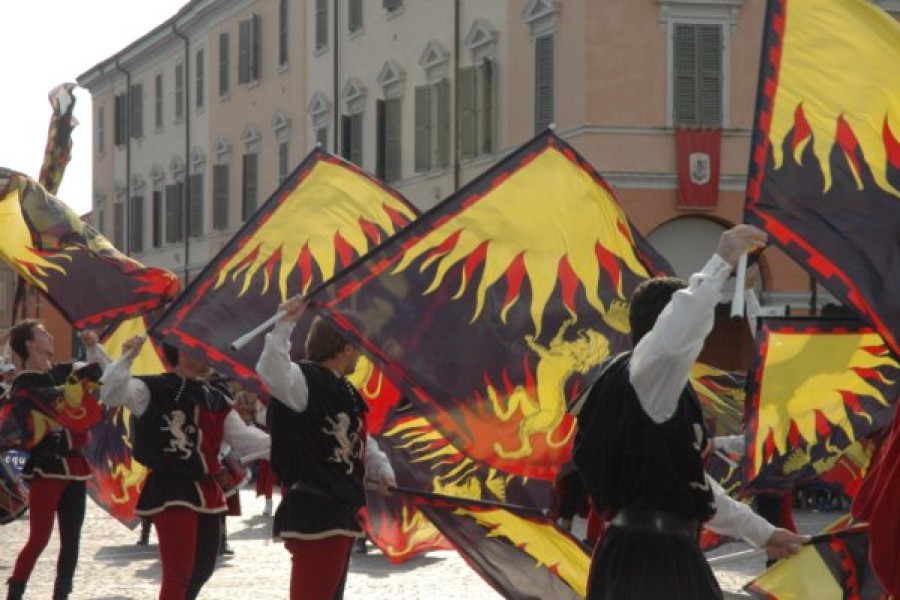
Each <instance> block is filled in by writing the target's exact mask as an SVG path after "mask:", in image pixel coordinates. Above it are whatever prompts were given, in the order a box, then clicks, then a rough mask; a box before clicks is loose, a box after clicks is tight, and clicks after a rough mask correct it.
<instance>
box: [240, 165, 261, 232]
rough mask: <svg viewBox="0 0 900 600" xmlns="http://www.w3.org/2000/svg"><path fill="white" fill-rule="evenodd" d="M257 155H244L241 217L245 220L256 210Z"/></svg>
mask: <svg viewBox="0 0 900 600" xmlns="http://www.w3.org/2000/svg"><path fill="white" fill-rule="evenodd" d="M257 158H258V157H257V155H256V154H245V155H244V185H243V195H242V198H241V200H242V202H241V219H242V220H243V221H246V220H247V219H249V218H250V217H251V216H252V215H253V213H254V212H255V211H256V193H257V189H256V188H257Z"/></svg>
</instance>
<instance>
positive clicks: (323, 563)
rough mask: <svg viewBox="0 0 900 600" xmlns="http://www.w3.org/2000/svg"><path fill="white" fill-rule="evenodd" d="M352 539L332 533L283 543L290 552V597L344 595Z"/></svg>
mask: <svg viewBox="0 0 900 600" xmlns="http://www.w3.org/2000/svg"><path fill="white" fill-rule="evenodd" d="M352 546H353V538H351V537H347V536H344V535H333V536H330V537H327V538H322V539H320V540H294V539H289V540H286V541H285V542H284V547H285V548H287V550H288V552H290V553H291V600H332V598H334V597H335V595H336V594H338V592H340V593H341V595H342V594H343V588H344V584H345V582H346V578H345V573H346V570H347V563H348V562H349V561H350V548H351V547H352Z"/></svg>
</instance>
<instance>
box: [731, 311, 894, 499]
mask: <svg viewBox="0 0 900 600" xmlns="http://www.w3.org/2000/svg"><path fill="white" fill-rule="evenodd" d="M749 379H750V380H749V383H748V388H747V431H746V438H747V461H746V462H745V468H746V473H745V481H747V482H748V484H747V485H748V487H749V488H751V489H753V490H756V491H766V490H776V491H777V490H779V489H785V488H787V487H789V486H790V485H791V483H792V482H794V481H797V480H802V479H810V478H813V477H817V476H819V475H820V474H823V473H826V472H828V471H830V470H831V469H832V468H833V467H834V466H835V465H836V463H838V462H839V461H840V460H841V457H842V456H844V455H847V458H846V459H845V460H849V462H842V463H841V464H842V468H847V467H852V464H853V463H860V462H862V463H865V462H866V459H865V457H864V456H862V455H860V456H859V458H854V457H856V456H857V454H859V452H860V451H861V446H859V445H858V444H856V442H860V441H862V440H864V439H865V438H867V437H870V436H872V435H873V434H874V433H875V432H876V431H877V430H878V429H880V428H883V427H885V426H886V425H887V424H888V423H890V420H891V417H892V415H893V411H894V403H895V400H896V398H897V394H898V393H900V381H898V379H900V364H898V362H897V359H896V358H895V356H894V355H893V353H891V351H890V348H888V346H887V344H886V343H885V341H884V339H883V338H882V337H881V336H880V335H879V334H878V333H877V332H876V331H875V330H874V329H873V328H872V327H870V326H868V325H864V324H863V323H861V322H859V321H856V320H851V319H833V320H826V319H810V318H792V319H785V318H774V319H769V318H766V319H763V320H762V321H761V324H760V328H759V333H758V334H757V359H756V361H755V363H754V368H753V369H752V370H751V373H750V375H749ZM863 467H864V465H861V466H859V467H858V470H859V471H860V472H861V470H862V468H863ZM835 477H838V478H839V477H840V474H835Z"/></svg>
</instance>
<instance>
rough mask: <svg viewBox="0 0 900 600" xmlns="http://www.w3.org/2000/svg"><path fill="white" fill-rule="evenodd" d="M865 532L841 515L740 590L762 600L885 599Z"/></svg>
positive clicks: (851, 520)
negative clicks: (870, 561)
mask: <svg viewBox="0 0 900 600" xmlns="http://www.w3.org/2000/svg"><path fill="white" fill-rule="evenodd" d="M868 548H869V531H868V530H867V529H866V528H863V527H859V526H858V525H856V524H855V522H854V521H853V519H852V518H851V517H850V516H849V515H845V516H843V517H841V518H840V519H838V520H837V521H835V522H834V523H832V524H831V525H830V526H828V527H827V528H826V529H825V531H824V532H823V534H822V535H817V536H815V537H814V538H813V543H811V544H810V545H808V546H806V547H805V548H802V549H801V550H800V552H798V553H797V554H795V555H794V556H791V557H790V558H786V559H784V560H780V561H778V562H777V563H775V564H774V565H773V566H772V567H771V568H769V569H767V570H766V571H764V572H763V573H762V574H761V575H759V576H758V577H756V578H755V579H753V580H752V581H751V582H750V583H748V584H747V585H746V586H745V588H744V589H746V590H747V592H749V593H750V595H751V596H752V597H754V598H760V599H763V600H789V599H791V598H796V599H797V600H800V599H805V598H823V599H824V598H852V599H853V600H888V595H887V594H886V593H885V591H884V589H883V588H882V587H881V585H880V584H879V582H878V579H877V578H876V577H875V576H874V574H873V572H872V569H871V567H870V566H869V561H868V559H867V553H868Z"/></svg>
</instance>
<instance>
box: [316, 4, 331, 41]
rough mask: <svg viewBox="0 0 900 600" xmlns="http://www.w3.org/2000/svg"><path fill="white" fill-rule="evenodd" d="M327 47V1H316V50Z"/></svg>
mask: <svg viewBox="0 0 900 600" xmlns="http://www.w3.org/2000/svg"><path fill="white" fill-rule="evenodd" d="M327 45H328V0H316V50H320V49H322V48H324V47H325V46H327Z"/></svg>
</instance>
